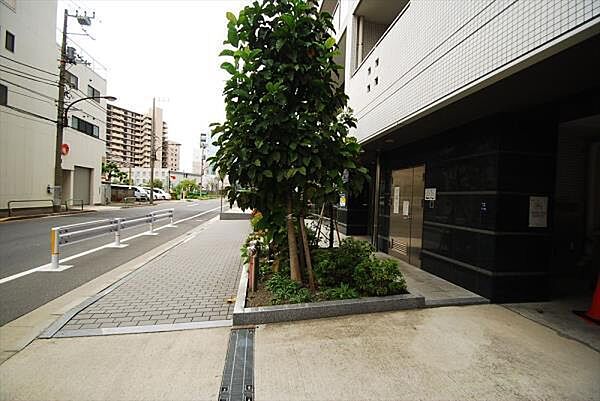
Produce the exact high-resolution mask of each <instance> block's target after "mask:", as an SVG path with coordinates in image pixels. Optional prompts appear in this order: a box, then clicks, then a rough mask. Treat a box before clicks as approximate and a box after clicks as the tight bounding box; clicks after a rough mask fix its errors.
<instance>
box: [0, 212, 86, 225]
mask: <svg viewBox="0 0 600 401" xmlns="http://www.w3.org/2000/svg"><path fill="white" fill-rule="evenodd" d="M96 211H97V210H94V209H88V210H77V211H72V212H61V213H40V214H28V215H23V216H10V217H2V218H0V223H4V222H8V221H15V220H29V219H36V218H39V217H47V216H69V215H71V214H82V213H93V212H96Z"/></svg>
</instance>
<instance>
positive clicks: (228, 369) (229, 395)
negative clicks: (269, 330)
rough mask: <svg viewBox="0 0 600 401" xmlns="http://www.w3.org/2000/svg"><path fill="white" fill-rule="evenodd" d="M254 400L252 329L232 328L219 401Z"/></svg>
mask: <svg viewBox="0 0 600 401" xmlns="http://www.w3.org/2000/svg"><path fill="white" fill-rule="evenodd" d="M253 400H254V329H240V330H232V331H231V334H230V335H229V347H228V348H227V357H226V358H225V368H224V369H223V381H222V383H221V388H220V389H219V401H253Z"/></svg>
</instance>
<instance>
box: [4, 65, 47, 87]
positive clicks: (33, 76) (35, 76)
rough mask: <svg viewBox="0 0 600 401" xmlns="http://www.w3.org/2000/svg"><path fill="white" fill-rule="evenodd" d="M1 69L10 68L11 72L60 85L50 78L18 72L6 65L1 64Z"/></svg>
mask: <svg viewBox="0 0 600 401" xmlns="http://www.w3.org/2000/svg"><path fill="white" fill-rule="evenodd" d="M0 67H2V68H8V69H9V70H11V71H16V72H18V73H21V74H25V75H27V76H30V77H32V78H37V79H42V80H45V81H48V82H53V83H58V81H52V80H51V79H49V78H44V77H40V76H39V75H34V74H31V73H29V72H25V71H21V70H17V69H16V68H12V67H9V66H6V65H1V64H0Z"/></svg>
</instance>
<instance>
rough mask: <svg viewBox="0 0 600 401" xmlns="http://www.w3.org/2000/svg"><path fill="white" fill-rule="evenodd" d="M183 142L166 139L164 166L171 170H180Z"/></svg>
mask: <svg viewBox="0 0 600 401" xmlns="http://www.w3.org/2000/svg"><path fill="white" fill-rule="evenodd" d="M180 149H181V144H180V143H177V142H174V141H166V149H165V150H164V151H163V155H164V159H163V166H165V167H166V168H167V169H169V170H175V171H178V170H179V157H180Z"/></svg>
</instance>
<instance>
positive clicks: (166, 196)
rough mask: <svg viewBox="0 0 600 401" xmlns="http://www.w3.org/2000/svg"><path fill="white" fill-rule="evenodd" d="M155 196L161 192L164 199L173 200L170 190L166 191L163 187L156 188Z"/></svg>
mask: <svg viewBox="0 0 600 401" xmlns="http://www.w3.org/2000/svg"><path fill="white" fill-rule="evenodd" d="M154 194H155V195H154V196H156V194H160V195H161V199H164V200H171V194H170V193H168V192H165V190H163V189H161V188H154Z"/></svg>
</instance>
